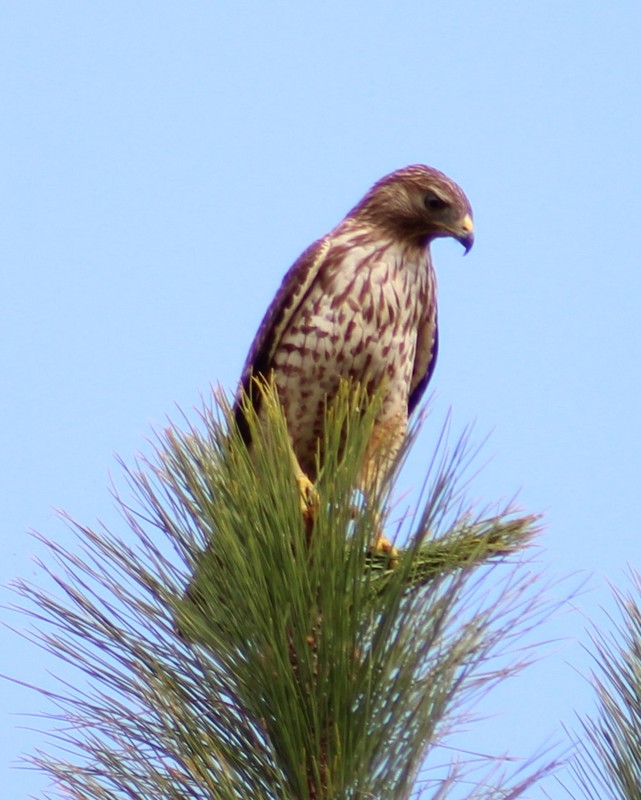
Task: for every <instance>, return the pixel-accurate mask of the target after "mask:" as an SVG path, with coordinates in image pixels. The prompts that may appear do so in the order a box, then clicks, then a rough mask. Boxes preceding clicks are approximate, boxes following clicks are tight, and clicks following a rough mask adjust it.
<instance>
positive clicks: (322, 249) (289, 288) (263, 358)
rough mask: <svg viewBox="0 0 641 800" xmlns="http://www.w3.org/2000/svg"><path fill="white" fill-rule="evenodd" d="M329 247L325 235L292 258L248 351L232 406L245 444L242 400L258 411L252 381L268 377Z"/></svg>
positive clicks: (257, 395)
mask: <svg viewBox="0 0 641 800" xmlns="http://www.w3.org/2000/svg"><path fill="white" fill-rule="evenodd" d="M329 248H330V237H329V235H327V236H324V237H323V238H322V239H318V240H317V241H315V242H314V243H313V244H311V245H310V246H309V247H308V248H307V249H306V250H305V251H304V252H303V253H301V255H300V256H299V257H298V258H297V259H296V261H295V262H294V264H293V265H292V266H291V267H290V268H289V270H288V271H287V273H286V274H285V277H284V278H283V281H282V283H281V285H280V288H279V289H278V291H277V292H276V296H275V297H274V299H273V300H272V302H271V304H270V306H269V308H268V309H267V312H266V313H265V316H264V317H263V321H262V322H261V324H260V327H259V328H258V332H257V334H256V336H255V338H254V341H253V342H252V344H251V347H250V348H249V353H248V355H247V358H246V360H245V365H244V366H243V371H242V375H241V379H240V385H239V387H238V392H237V394H236V401H235V404H234V416H235V419H236V423H237V424H238V426H239V428H240V430H241V433H242V434H243V438H245V440H246V441H249V431H248V430H247V423H246V421H245V415H244V413H243V410H242V402H243V398H244V397H249V398H250V399H251V404H252V406H253V407H254V409H255V410H256V411H257V410H258V406H259V404H260V395H259V393H258V392H255V391H252V379H253V378H254V377H263V378H265V379H268V378H269V375H270V372H271V369H272V362H273V358H274V353H275V352H276V350H277V349H278V346H279V344H280V341H281V339H282V336H283V333H284V331H286V330H287V328H288V326H289V324H290V323H291V320H292V318H293V317H294V315H295V314H296V311H297V310H298V308H299V307H300V305H301V304H302V303H303V302H304V301H305V298H306V296H307V294H308V292H309V291H310V289H311V287H312V285H313V283H314V281H315V280H316V278H317V276H318V272H319V270H320V268H321V265H322V263H323V261H324V260H325V258H326V256H327V252H328V250H329Z"/></svg>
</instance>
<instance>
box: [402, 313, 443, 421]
mask: <svg viewBox="0 0 641 800" xmlns="http://www.w3.org/2000/svg"><path fill="white" fill-rule="evenodd" d="M432 330H433V334H432V336H430V337H429V339H430V341H431V346H428V347H425V351H424V352H425V355H426V356H427V365H426V366H424V363H425V361H424V359H421V361H420V362H419V359H418V357H417V359H416V361H415V362H414V374H413V375H412V385H411V387H410V396H409V401H408V403H407V414H408V416H410V415H411V414H412V412H413V411H414V409H415V408H416V406H417V405H418V404H419V403H420V402H421V398H422V397H423V395H424V394H425V390H426V389H427V385H428V383H429V382H430V380H431V379H432V375H433V373H434V367H435V366H436V357H437V355H438V320H437V318H436V313H435V314H434V327H433V329H432ZM419 345H420V337H419ZM417 367H420V370H417Z"/></svg>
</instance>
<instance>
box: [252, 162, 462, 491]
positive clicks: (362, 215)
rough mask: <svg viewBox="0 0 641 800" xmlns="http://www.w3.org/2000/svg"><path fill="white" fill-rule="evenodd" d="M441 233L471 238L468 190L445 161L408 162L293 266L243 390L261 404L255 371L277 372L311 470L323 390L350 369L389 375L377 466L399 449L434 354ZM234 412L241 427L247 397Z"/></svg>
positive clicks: (302, 461)
mask: <svg viewBox="0 0 641 800" xmlns="http://www.w3.org/2000/svg"><path fill="white" fill-rule="evenodd" d="M440 236H452V237H454V238H456V239H458V240H459V241H461V243H462V244H464V245H465V247H466V249H469V248H470V247H471V245H472V241H473V231H472V211H471V208H470V205H469V203H468V200H467V198H466V197H465V195H464V194H463V192H462V191H461V189H460V188H459V187H458V186H457V185H456V184H455V183H454V182H453V181H451V180H450V179H449V178H447V177H446V176H445V175H443V173H441V172H439V171H438V170H435V169H432V168H431V167H426V166H423V165H415V166H410V167H406V168H404V169H400V170H397V171H396V172H393V173H392V174H391V175H388V176H386V177H385V178H383V179H382V180H380V181H379V182H378V183H376V184H375V185H374V186H373V187H372V188H371V189H370V191H369V192H368V193H367V194H366V195H365V197H364V198H363V199H362V200H361V201H360V202H359V203H358V204H357V205H356V206H355V207H354V208H353V209H352V211H350V212H349V214H348V215H347V216H346V217H345V218H344V219H343V220H342V222H340V223H339V224H338V225H337V226H336V227H335V228H334V229H333V230H332V231H330V233H328V234H327V235H326V236H324V237H323V238H322V239H319V240H318V241H317V242H315V243H314V244H312V245H311V246H310V247H309V248H308V249H307V250H306V251H305V252H304V253H303V254H302V255H301V256H300V258H299V259H298V260H297V261H296V263H295V264H294V265H293V266H292V267H291V269H290V270H289V271H288V272H287V274H286V275H285V278H284V280H283V283H282V285H281V287H280V289H279V291H278V293H277V294H276V297H275V298H274V300H273V302H272V304H271V306H270V307H269V309H268V311H267V314H266V315H265V318H264V320H263V322H262V324H261V326H260V328H259V331H258V334H257V335H256V338H255V339H254V342H253V344H252V346H251V349H250V352H249V355H248V357H247V361H246V363H245V367H244V370H243V374H242V378H241V385H240V389H239V397H240V396H242V394H243V393H245V392H248V393H249V394H250V395H251V396H252V399H253V402H255V403H258V402H259V393H257V392H252V391H251V382H252V376H264V377H266V378H267V377H269V376H270V375H271V374H272V373H273V375H274V377H275V381H276V386H277V389H278V393H279V396H280V398H281V402H282V404H283V407H284V409H285V414H286V418H287V423H288V428H289V433H290V437H291V442H292V449H293V453H294V455H295V457H296V460H297V462H298V464H299V465H300V468H301V470H302V471H303V472H304V473H305V474H306V475H307V476H309V477H310V478H311V479H312V480H314V479H315V477H316V471H317V469H316V452H317V441H318V438H319V437H320V436H321V435H322V429H323V424H324V409H325V403H326V399H327V398H329V399H330V400H331V398H332V396H333V395H334V394H335V392H336V390H337V388H338V385H339V383H340V380H341V379H342V378H353V379H356V380H358V381H359V382H360V383H362V384H365V385H367V386H369V387H372V388H375V387H377V386H379V385H380V384H381V383H383V382H385V385H386V387H387V389H386V391H385V396H384V402H383V407H382V410H381V414H380V417H379V419H378V424H377V426H376V430H375V435H374V439H375V441H373V442H372V447H371V448H370V450H371V459H372V461H373V462H375V463H373V464H372V465H371V466H372V467H374V466H376V467H377V469H376V470H375V472H377V473H378V472H380V467H381V462H383V466H384V465H385V463H386V462H388V461H391V460H392V459H393V458H394V456H395V455H396V453H397V452H398V449H399V447H400V445H401V443H402V441H403V438H404V436H405V432H406V429H407V420H408V417H409V415H410V414H411V412H412V411H413V409H414V408H415V407H416V405H417V403H418V402H419V400H420V398H421V396H422V395H423V393H424V391H425V388H426V386H427V383H428V381H429V379H430V376H431V374H432V371H433V369H434V364H435V359H436V351H437V344H438V332H437V306H436V279H435V275H434V269H433V267H432V260H431V256H430V249H429V246H430V243H431V241H432V240H433V239H435V238H437V237H440ZM236 418H237V420H238V423H239V425H240V426H241V430H243V429H244V428H245V426H244V424H243V422H244V421H243V416H242V410H241V408H240V406H239V404H238V402H237V405H236ZM366 482H367V477H366V476H365V477H364V483H366Z"/></svg>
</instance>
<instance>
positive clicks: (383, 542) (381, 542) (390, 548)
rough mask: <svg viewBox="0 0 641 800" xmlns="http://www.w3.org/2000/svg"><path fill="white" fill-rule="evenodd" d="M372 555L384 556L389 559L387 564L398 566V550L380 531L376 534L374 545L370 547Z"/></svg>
mask: <svg viewBox="0 0 641 800" xmlns="http://www.w3.org/2000/svg"><path fill="white" fill-rule="evenodd" d="M372 555H375V556H386V557H387V558H388V559H389V560H388V566H389V567H391V568H394V567H397V566H398V550H397V549H396V548H395V547H394V545H393V544H392V543H391V542H390V540H389V539H388V538H387V537H386V536H384V535H383V534H382V533H379V534H378V537H377V539H376V542H375V543H374V547H373V548H372Z"/></svg>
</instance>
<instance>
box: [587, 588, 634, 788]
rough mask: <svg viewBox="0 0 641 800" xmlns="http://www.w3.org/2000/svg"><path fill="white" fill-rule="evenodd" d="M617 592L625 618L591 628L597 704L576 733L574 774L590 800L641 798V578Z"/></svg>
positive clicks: (621, 612)
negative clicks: (610, 626) (603, 628)
mask: <svg viewBox="0 0 641 800" xmlns="http://www.w3.org/2000/svg"><path fill="white" fill-rule="evenodd" d="M632 583H633V592H628V593H624V592H619V591H616V592H615V599H616V602H617V605H618V608H619V611H620V614H621V618H622V621H621V622H620V623H617V624H615V629H614V632H612V633H610V634H605V633H602V632H600V631H598V630H597V629H594V630H593V632H592V644H593V647H594V651H593V655H594V659H595V663H596V666H595V671H594V673H593V675H592V682H593V685H594V688H595V691H596V695H597V701H598V707H597V713H596V715H594V716H586V717H585V718H583V719H582V721H581V727H582V735H579V736H575V737H574V739H575V746H576V756H575V758H574V761H573V767H574V775H575V777H576V779H577V783H578V785H579V787H580V789H581V791H580V794H578V795H574V796H575V797H584V798H587V800H610V799H611V800H641V605H640V603H639V598H640V597H641V576H639V575H633V579H632Z"/></svg>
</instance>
